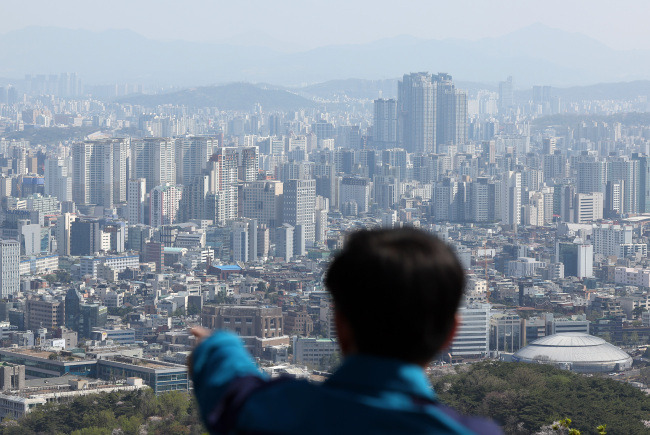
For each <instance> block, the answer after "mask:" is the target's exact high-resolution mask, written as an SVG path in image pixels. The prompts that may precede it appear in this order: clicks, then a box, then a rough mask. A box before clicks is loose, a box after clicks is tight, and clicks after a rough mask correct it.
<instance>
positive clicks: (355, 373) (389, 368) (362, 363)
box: [325, 355, 436, 400]
mask: <svg viewBox="0 0 650 435" xmlns="http://www.w3.org/2000/svg"><path fill="white" fill-rule="evenodd" d="M325 384H326V385H328V386H332V387H345V388H346V389H353V390H357V391H359V392H366V393H371V392H380V391H387V390H388V391H394V392H400V393H405V394H410V395H415V396H420V397H426V398H428V399H432V400H433V399H435V398H436V395H435V393H434V392H433V388H431V384H429V381H428V380H427V377H426V375H425V373H424V370H423V369H422V367H420V366H418V365H416V364H410V363H407V362H404V361H401V360H398V359H392V358H382V357H376V356H370V355H350V356H348V357H346V358H345V360H344V361H343V364H341V366H340V367H339V369H338V370H337V371H336V372H334V373H333V374H332V376H331V377H330V378H329V379H328V380H327V381H326V382H325Z"/></svg>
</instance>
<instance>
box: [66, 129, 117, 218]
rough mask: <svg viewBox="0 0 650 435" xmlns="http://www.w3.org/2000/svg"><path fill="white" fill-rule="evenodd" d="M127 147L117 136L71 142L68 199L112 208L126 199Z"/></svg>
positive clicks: (78, 202)
mask: <svg viewBox="0 0 650 435" xmlns="http://www.w3.org/2000/svg"><path fill="white" fill-rule="evenodd" d="M127 152H128V146H127V144H126V142H124V141H123V140H120V139H112V140H101V141H87V142H78V143H75V144H73V145H72V167H73V170H72V199H73V201H74V202H76V203H77V204H96V205H100V206H103V207H105V208H112V207H113V204H115V203H119V202H125V201H126V189H127V187H126V180H127V173H126V161H127Z"/></svg>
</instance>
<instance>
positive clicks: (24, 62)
mask: <svg viewBox="0 0 650 435" xmlns="http://www.w3.org/2000/svg"><path fill="white" fill-rule="evenodd" d="M249 42H250V41H248V42H247V43H249ZM270 45H272V44H270ZM64 71H66V72H77V73H79V75H80V76H81V77H82V79H83V80H84V82H86V83H91V84H102V83H115V82H130V83H146V84H160V85H165V86H169V85H173V86H197V85H208V84H218V83H229V82H242V81H243V82H268V83H278V84H280V85H283V86H304V85H306V84H310V83H322V82H327V81H331V80H346V79H348V78H350V77H357V78H359V79H377V78H379V79H382V80H390V79H394V78H396V77H400V76H401V75H402V74H404V73H408V72H412V71H432V72H437V71H445V72H448V73H450V74H452V75H453V76H454V78H455V79H456V80H460V81H468V82H486V83H497V82H498V81H500V80H503V79H505V77H507V76H508V75H513V76H514V78H515V84H516V86H520V87H527V86H530V85H533V84H541V85H553V86H573V85H579V84H593V83H599V82H620V81H632V80H645V79H650V51H648V50H635V51H621V50H615V49H612V48H610V47H607V46H606V45H604V44H602V43H600V42H598V41H596V40H594V39H591V38H589V37H586V36H584V35H581V34H577V33H571V32H565V31H562V30H557V29H552V28H549V27H546V26H543V25H541V24H535V25H532V26H528V27H525V28H523V29H520V30H517V31H515V32H513V33H510V34H508V35H505V36H501V37H498V38H485V39H481V40H478V41H467V40H460V39H444V40H424V39H418V38H414V37H410V36H398V37H394V38H386V39H382V40H379V41H375V42H371V43H368V44H352V45H337V46H326V47H320V48H316V49H312V50H307V51H298V52H286V51H284V52H282V51H277V50H274V49H273V48H269V47H256V46H253V45H235V44H210V43H198V42H186V41H156V40H151V39H147V38H145V37H143V36H141V35H139V34H137V33H135V32H133V31H129V30H107V31H102V32H92V31H86V30H69V29H60V28H52V27H30V28H25V29H22V30H18V31H13V32H9V33H6V34H2V35H0V77H14V78H20V77H23V75H24V74H39V73H41V74H49V73H59V72H64Z"/></svg>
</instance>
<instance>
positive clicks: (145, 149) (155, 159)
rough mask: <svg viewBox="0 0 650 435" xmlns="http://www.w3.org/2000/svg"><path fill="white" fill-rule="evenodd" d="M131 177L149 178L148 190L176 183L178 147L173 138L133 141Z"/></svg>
mask: <svg viewBox="0 0 650 435" xmlns="http://www.w3.org/2000/svg"><path fill="white" fill-rule="evenodd" d="M131 178H144V179H145V180H147V192H150V191H151V189H153V188H154V187H156V186H162V185H165V184H176V147H175V143H174V140H173V139H164V138H146V139H136V140H133V141H131Z"/></svg>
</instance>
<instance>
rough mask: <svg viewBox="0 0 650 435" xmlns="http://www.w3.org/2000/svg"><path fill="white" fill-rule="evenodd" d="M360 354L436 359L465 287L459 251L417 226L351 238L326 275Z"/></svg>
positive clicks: (358, 233)
mask: <svg viewBox="0 0 650 435" xmlns="http://www.w3.org/2000/svg"><path fill="white" fill-rule="evenodd" d="M325 286H326V287H327V289H328V291H329V292H330V293H331V295H332V299H333V300H334V308H335V310H337V311H338V312H339V314H341V315H342V316H343V317H344V318H345V319H346V320H347V322H348V323H349V324H350V328H351V329H352V334H353V338H354V343H355V345H356V347H357V349H358V351H359V352H360V353H363V354H370V355H376V356H383V357H392V358H398V359H402V360H406V361H408V362H413V363H419V364H422V363H426V362H428V361H430V360H431V359H432V358H433V357H434V356H435V355H436V353H438V352H439V351H440V350H442V349H441V347H442V346H443V345H444V343H445V340H446V339H447V337H448V336H449V333H450V332H451V330H452V328H453V325H454V316H455V313H456V310H457V309H458V305H459V303H460V299H461V297H462V294H463V289H464V287H465V275H464V272H463V268H462V266H461V264H460V262H459V261H458V258H457V257H456V255H455V254H454V253H453V251H452V250H451V249H450V248H449V246H447V245H446V244H445V243H444V242H442V241H441V240H440V239H438V238H437V237H435V236H433V235H431V234H429V233H426V232H424V231H421V230H417V229H414V228H402V229H382V230H363V231H359V232H355V233H353V234H351V235H350V236H349V238H348V240H347V242H346V243H345V245H344V247H343V249H342V250H341V252H339V253H338V254H337V255H336V256H335V257H334V260H333V261H332V263H331V264H330V266H329V269H328V271H327V273H326V276H325Z"/></svg>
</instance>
